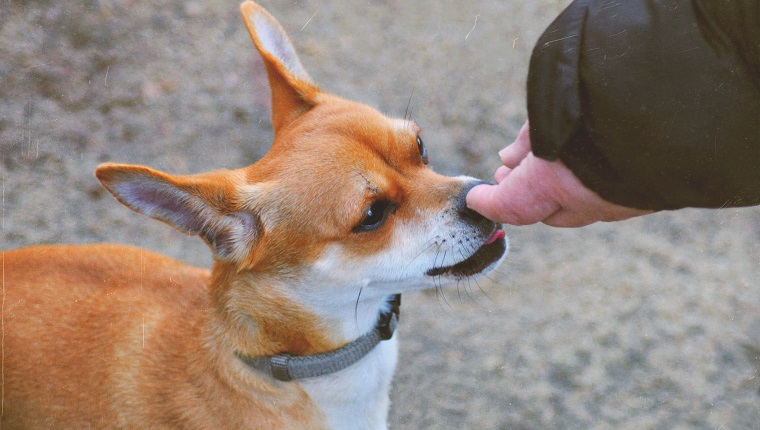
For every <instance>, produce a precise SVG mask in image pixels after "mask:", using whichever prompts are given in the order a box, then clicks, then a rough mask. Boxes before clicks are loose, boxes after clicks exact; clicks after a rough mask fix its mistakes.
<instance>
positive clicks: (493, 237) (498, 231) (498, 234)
mask: <svg viewBox="0 0 760 430" xmlns="http://www.w3.org/2000/svg"><path fill="white" fill-rule="evenodd" d="M504 236H506V233H504V230H502V229H500V228H499V229H496V231H495V232H493V234H492V235H491V237H489V238H488V240H487V241H486V243H484V244H483V246H485V245H490V244H492V243H494V242H496V241H497V240H499V239H502V238H503V237H504Z"/></svg>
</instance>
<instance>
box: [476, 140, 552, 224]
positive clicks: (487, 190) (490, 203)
mask: <svg viewBox="0 0 760 430" xmlns="http://www.w3.org/2000/svg"><path fill="white" fill-rule="evenodd" d="M550 168H551V166H550V163H548V162H546V161H543V160H540V159H538V158H536V157H535V156H533V155H532V154H529V155H528V156H527V157H526V158H525V160H523V162H522V163H520V166H518V167H517V168H516V169H514V170H513V171H511V172H510V173H509V175H507V176H506V177H505V178H504V179H503V180H502V181H501V182H499V183H498V184H497V185H478V186H476V187H474V188H473V189H472V190H470V192H469V193H468V194H467V207H469V208H470V209H472V210H474V211H476V212H478V213H480V214H481V215H483V216H485V217H486V218H488V219H490V220H493V221H496V222H502V223H506V224H512V225H527V224H534V223H537V222H539V221H542V220H544V219H545V218H546V217H548V216H550V215H552V214H553V213H555V212H556V211H557V210H559V209H560V205H559V203H558V202H557V201H556V200H555V199H554V198H552V197H551V195H552V193H551V192H550V191H549V190H550V189H551V180H552V179H553V178H556V176H555V175H552V174H549V173H550V172H549V171H548V170H550Z"/></svg>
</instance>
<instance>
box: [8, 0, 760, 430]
mask: <svg viewBox="0 0 760 430" xmlns="http://www.w3.org/2000/svg"><path fill="white" fill-rule="evenodd" d="M567 3H568V1H567V0H562V1H559V0H540V1H531V2H520V1H496V0H473V1H469V2H455V1H448V0H447V1H439V0H420V1H415V2H406V1H401V0H385V1H365V2H351V3H349V2H345V1H339V0H301V1H289V2H273V1H267V2H264V5H265V6H266V7H268V8H269V10H270V11H271V12H272V13H273V14H274V15H275V16H277V17H278V18H279V19H280V20H281V22H282V23H283V26H284V27H285V28H286V29H287V30H288V32H289V33H290V34H291V36H292V38H293V41H294V43H295V45H296V47H297V49H298V51H299V53H300V55H301V59H302V61H303V63H304V65H305V66H306V68H307V69H308V70H309V72H310V73H311V75H312V76H313V77H314V79H315V80H316V81H317V82H318V83H320V85H321V86H322V87H323V88H325V89H328V90H330V91H333V92H335V93H337V94H340V95H342V96H345V97H348V98H352V99H356V100H360V101H363V102H366V103H369V104H371V105H374V106H376V107H378V108H380V109H381V110H382V111H384V112H387V113H389V114H395V115H399V116H400V115H403V112H404V109H405V107H406V105H407V102H408V100H409V99H410V98H411V105H412V107H413V109H414V111H413V116H414V118H415V119H416V120H417V121H418V122H419V123H420V124H421V125H422V127H423V128H424V130H425V132H424V136H425V141H426V143H427V145H428V146H429V150H430V158H431V164H432V166H433V167H434V168H435V169H436V170H438V171H440V172H443V173H446V174H460V173H467V174H470V175H474V176H480V177H484V178H488V177H490V175H491V172H492V171H493V170H494V169H495V168H496V167H497V166H498V158H497V156H496V151H497V150H498V149H500V148H501V147H503V146H504V145H506V144H507V143H509V142H511V140H512V139H513V138H514V135H515V134H516V132H517V129H518V128H519V125H520V124H521V123H522V121H524V119H525V110H524V104H525V102H524V98H525V94H524V83H525V73H526V70H527V62H528V58H529V54H530V50H531V48H532V44H533V42H534V41H535V40H536V38H537V37H538V36H539V34H540V33H541V31H543V29H544V28H545V26H546V25H548V24H549V22H550V21H551V19H552V18H553V17H554V16H556V14H557V13H558V12H559V11H560V10H561V9H562V8H563V7H564V6H565V5H566V4H567ZM268 104H269V94H268V88H267V85H266V78H265V75H264V72H263V69H262V66H261V63H260V61H259V59H258V57H257V55H256V54H255V51H254V50H253V48H252V46H251V43H250V41H249V38H248V35H247V33H246V31H245V29H244V27H243V24H242V22H241V19H240V17H239V13H238V2H237V0H236V1H221V0H209V1H200V0H196V1H188V2H172V1H144V0H78V1H72V0H63V1H56V2H53V1H44V0H39V1H34V2H33V1H21V0H3V1H0V154H1V155H2V163H0V178H1V180H2V226H1V230H0V238H1V239H0V240H1V242H0V248H3V249H7V248H14V247H20V246H26V245H31V244H36V243H64V242H65V243H81V242H96V241H114V242H122V243H130V244H136V245H140V246H144V247H147V248H150V249H154V250H157V251H160V252H164V253H167V254H169V255H172V256H174V257H176V258H179V259H182V260H184V261H188V262H191V263H194V264H199V265H208V264H209V263H210V255H209V253H208V251H207V250H206V249H205V247H204V246H203V245H202V244H201V241H200V240H198V239H197V238H186V237H184V236H182V235H181V234H179V233H175V232H173V231H171V230H170V229H168V228H167V227H165V226H164V225H163V224H160V223H157V222H154V221H150V220H148V219H146V218H144V217H141V216H139V215H135V214H132V213H131V212H129V211H128V210H127V209H126V208H124V207H122V206H121V205H119V204H117V203H116V202H115V201H114V200H113V199H111V198H110V197H109V196H108V195H107V194H105V193H104V191H103V190H102V189H101V188H100V186H99V184H98V183H97V181H96V180H95V179H94V177H93V175H92V172H93V170H94V168H95V166H96V165H97V164H98V163H100V162H104V161H119V162H129V163H139V164H148V165H151V166H153V167H156V168H159V169H162V170H167V171H171V172H174V173H191V172H201V171H206V170H211V169H215V168H223V167H228V168H233V167H239V166H243V165H247V164H250V163H252V162H253V161H255V160H256V159H257V158H259V157H260V156H261V155H262V154H263V153H265V152H266V150H267V148H268V145H269V142H270V140H271V126H270V124H269V107H268ZM507 230H508V234H509V235H510V237H511V241H512V244H513V248H512V253H511V256H510V257H509V259H508V262H507V264H505V265H504V267H503V268H502V269H501V270H500V271H499V272H498V273H497V274H496V275H494V276H492V279H491V280H486V281H482V282H478V283H474V282H473V283H468V284H467V285H460V286H459V288H458V289H450V290H446V291H445V295H444V296H437V295H436V294H435V293H434V292H427V293H418V294H408V295H407V296H406V297H405V298H404V306H403V317H402V324H401V329H400V333H399V335H400V336H401V339H402V350H401V359H400V363H401V364H400V366H399V368H398V374H397V378H396V380H395V383H394V388H393V393H392V397H393V407H392V411H391V418H390V420H391V424H392V427H393V428H397V429H420V428H431V429H439V428H452V429H464V428H467V429H591V428H593V429H713V430H714V429H723V430H728V429H752V428H754V429H758V428H760V397H759V394H760V392H759V391H758V390H759V387H760V377H758V376H760V375H759V373H758V372H759V371H760V294H758V289H759V288H760V285H759V284H760V283H759V282H758V278H759V277H760V266H759V265H758V261H760V245H758V244H759V243H760V210H758V209H757V208H754V209H727V210H719V211H708V210H685V211H679V212H674V213H662V214H657V215H652V216H649V217H646V218H643V219H638V220H633V221H628V222H623V223H616V224H613V225H595V226H591V227H587V228H581V229H573V230H562V229H553V228H549V227H545V226H532V227H520V228H514V227H512V228H508V229H507Z"/></svg>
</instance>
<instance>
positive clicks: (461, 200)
mask: <svg viewBox="0 0 760 430" xmlns="http://www.w3.org/2000/svg"><path fill="white" fill-rule="evenodd" d="M483 184H485V185H488V182H485V181H478V180H475V181H471V182H468V183H467V184H466V185H465V186H464V188H463V189H462V191H460V193H459V195H458V196H457V197H456V202H455V203H454V204H455V207H456V210H457V212H459V216H461V217H462V218H463V219H465V220H468V221H470V222H472V223H473V224H480V223H489V224H493V223H492V222H491V221H490V220H489V219H488V218H486V217H484V216H483V215H481V214H479V213H477V212H475V211H474V210H472V209H470V208H468V207H467V193H469V192H470V190H471V189H473V188H475V187H477V186H478V185H483Z"/></svg>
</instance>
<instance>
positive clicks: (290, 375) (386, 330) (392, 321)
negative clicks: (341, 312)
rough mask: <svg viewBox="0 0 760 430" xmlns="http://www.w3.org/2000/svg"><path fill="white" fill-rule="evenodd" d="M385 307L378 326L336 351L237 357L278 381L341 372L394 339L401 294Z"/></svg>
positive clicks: (395, 296)
mask: <svg viewBox="0 0 760 430" xmlns="http://www.w3.org/2000/svg"><path fill="white" fill-rule="evenodd" d="M388 303H389V304H390V306H391V307H390V310H388V311H384V312H381V313H380V317H379V319H378V321H377V324H375V327H374V328H373V329H372V330H371V331H370V332H369V333H366V334H365V335H363V336H361V337H359V338H358V339H356V340H355V341H353V342H351V343H349V344H346V345H344V346H342V347H340V348H338V349H336V350H333V351H328V352H324V353H321V354H314V355H304V356H296V355H290V354H287V353H283V354H277V355H272V356H268V357H246V356H244V355H242V354H240V353H236V355H237V356H238V358H240V359H241V360H243V362H244V363H245V364H247V365H248V366H249V367H251V368H252V369H254V370H256V371H259V372H263V373H265V374H267V375H270V376H271V377H273V378H274V379H277V380H278V381H292V380H294V379H303V378H313V377H316V376H323V375H328V374H330V373H334V372H337V371H339V370H343V369H345V368H346V367H348V366H350V365H352V364H354V363H356V362H357V361H359V360H361V359H362V358H364V356H365V355H367V354H369V352H370V351H372V349H374V348H375V346H377V344H378V343H380V342H382V341H384V340H388V339H390V338H391V337H393V332H394V331H395V330H396V327H397V326H398V318H399V313H400V307H401V294H394V295H392V296H390V297H389V298H388Z"/></svg>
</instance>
